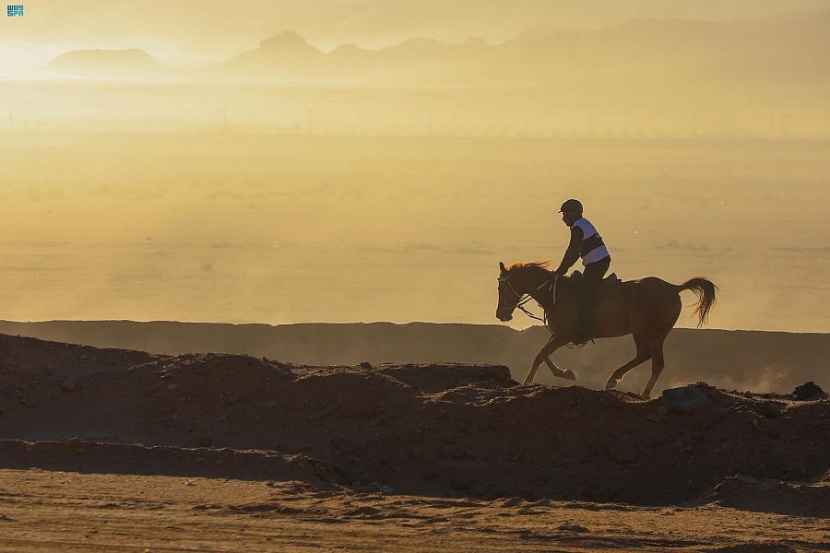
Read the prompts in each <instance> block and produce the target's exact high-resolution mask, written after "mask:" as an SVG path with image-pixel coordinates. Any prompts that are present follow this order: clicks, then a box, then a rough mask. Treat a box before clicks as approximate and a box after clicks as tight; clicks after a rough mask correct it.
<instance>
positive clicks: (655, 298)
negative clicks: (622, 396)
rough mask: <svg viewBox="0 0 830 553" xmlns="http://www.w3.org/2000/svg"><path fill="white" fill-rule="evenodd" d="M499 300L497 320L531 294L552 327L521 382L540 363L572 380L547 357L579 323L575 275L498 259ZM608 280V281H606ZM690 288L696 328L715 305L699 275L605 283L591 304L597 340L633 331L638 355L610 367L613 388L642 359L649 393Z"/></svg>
mask: <svg viewBox="0 0 830 553" xmlns="http://www.w3.org/2000/svg"><path fill="white" fill-rule="evenodd" d="M499 269H500V270H501V273H500V275H499V279H498V280H499V303H498V307H497V308H496V318H498V319H499V320H500V321H502V322H507V321H509V320H510V319H512V318H513V311H514V310H515V309H516V308H517V307H519V308H521V304H522V303H524V301H527V300H528V299H529V298H533V299H534V300H536V301H537V302H538V303H539V305H540V306H541V307H542V309H544V312H545V319H544V320H545V324H546V326H547V327H548V329H549V330H550V331H551V338H550V339H549V340H548V342H547V344H545V345H544V347H542V349H541V350H540V351H539V354H538V355H537V356H536V358H535V359H534V360H533V365H532V366H531V368H530V372H528V374H527V376H526V377H525V379H524V382H523V384H531V383H533V379H534V378H535V377H536V371H537V370H538V369H539V366H540V365H541V364H542V363H543V362H544V363H545V364H546V365H547V366H548V368H549V369H550V370H551V372H552V373H553V374H554V376H557V377H559V378H564V379H567V380H576V376H575V375H574V373H573V371H571V370H566V371H563V370H562V369H560V368H559V367H557V366H556V364H555V363H553V362H552V361H551V359H550V355H551V354H552V353H553V352H554V351H556V350H557V349H559V348H561V347H562V346H565V345H567V344H569V343H571V342H572V341H573V339H574V338H575V336H576V330H577V326H578V324H579V312H578V305H577V301H576V298H575V297H574V296H573V294H569V293H567V291H566V289H567V288H568V287H571V288H572V287H573V286H574V285H577V286H578V283H574V277H573V276H570V277H568V276H563V277H556V275H555V274H554V273H553V271H550V270H549V269H548V266H547V263H546V262H536V263H514V264H513V265H511V266H510V267H505V266H504V263H501V262H499ZM606 280H608V279H606ZM684 290H691V291H693V292H695V293H696V294H697V296H698V302H697V304H696V307H695V311H694V313H695V314H697V316H698V325H697V326H698V327H701V326H703V325H704V324H705V323H706V319H707V317H708V315H709V311H710V310H711V309H712V306H713V305H714V304H715V292H716V290H717V287H716V286H715V285H714V284H713V283H712V282H711V281H710V280H707V279H705V278H702V277H696V278H692V279H690V280H687V281H686V282H684V283H683V284H680V285H677V284H671V283H669V282H666V281H665V280H662V279H660V278H657V277H653V276H650V277H646V278H642V279H639V280H631V281H617V282H614V283H609V282H605V281H603V283H602V284H601V285H600V287H599V289H598V291H597V296H596V300H595V302H594V313H593V325H594V326H593V328H594V337H595V338H610V337H614V336H626V335H628V334H631V335H632V337H633V338H634V344H635V346H636V347H637V353H636V355H635V356H634V358H633V359H632V360H631V361H629V362H628V363H626V364H625V365H623V366H622V367H620V368H619V369H617V370H616V371H614V373H613V374H612V375H611V376H610V377H609V378H608V382H606V384H605V389H606V390H611V389H613V388H615V387H616V386H617V384H619V383H620V381H621V380H622V379H623V377H624V376H625V375H626V373H628V371H630V370H631V369H633V368H634V367H636V366H637V365H640V364H641V363H644V362H646V361H648V360H649V359H651V378H649V380H648V383H647V384H646V387H645V389H644V390H643V394H642V395H643V396H645V397H650V396H651V391H652V390H653V389H654V384H655V383H656V382H657V378H658V377H659V376H660V373H661V372H662V370H663V367H664V366H665V362H664V359H663V342H664V341H665V340H666V337H667V336H668V335H669V332H671V330H672V328H674V325H675V323H676V322H677V319H678V317H679V316H680V311H681V309H682V307H683V304H682V303H681V301H680V292H682V291H684Z"/></svg>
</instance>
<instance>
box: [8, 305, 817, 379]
mask: <svg viewBox="0 0 830 553" xmlns="http://www.w3.org/2000/svg"><path fill="white" fill-rule="evenodd" d="M0 332H2V333H6V334H12V335H21V336H33V337H37V338H41V339H44V340H56V341H61V342H68V343H75V344H85V345H91V346H95V347H103V348H121V349H131V350H141V351H148V352H151V353H156V354H168V355H179V354H185V353H194V352H222V353H233V354H245V355H251V356H255V357H268V358H271V359H279V360H281V361H284V362H290V363H299V364H310V365H337V364H357V363H360V362H364V361H365V362H369V363H373V364H376V363H434V362H458V363H486V364H498V365H506V366H508V367H510V370H511V372H512V374H513V378H515V379H517V380H521V379H522V378H523V377H524V375H525V374H526V371H527V370H528V368H529V367H530V363H531V361H532V360H533V357H534V356H535V355H536V353H537V352H538V351H539V349H540V348H541V347H542V345H544V343H545V342H546V341H547V338H548V332H547V331H546V330H545V329H543V328H541V327H534V328H530V329H527V330H524V331H516V330H513V329H511V328H508V327H505V326H497V325H463V324H427V323H410V324H404V325H397V324H391V323H369V324H295V325H280V326H269V325H262V324H248V325H230V324H206V323H177V322H148V323H139V322H130V321H88V322H86V321H51V322H39V323H16V322H0ZM633 350H634V347H633V344H632V343H631V341H630V339H628V338H614V339H604V340H598V341H597V342H596V344H589V345H588V346H586V347H584V348H580V349H573V350H569V349H561V350H559V351H557V352H556V353H555V354H554V361H555V362H556V363H557V364H558V365H560V366H561V367H564V368H569V369H573V370H574V372H575V373H576V375H577V379H578V380H577V383H578V384H580V385H582V386H588V387H594V388H601V387H602V386H603V385H604V383H605V381H606V380H607V378H608V376H609V375H610V373H611V371H612V370H614V369H615V368H617V367H619V366H621V365H622V364H623V363H625V362H626V361H628V360H629V359H630V358H631V357H633V353H634V351H633ZM828 357H830V335H825V334H790V333H784V332H758V331H728V330H709V329H675V330H674V331H673V332H672V334H671V335H670V336H669V338H668V340H667V342H666V360H667V363H666V369H665V370H664V372H663V376H662V377H661V381H660V383H659V384H660V385H661V386H663V387H665V388H668V387H672V386H676V385H681V384H685V383H690V382H697V381H706V382H709V383H710V384H713V385H717V386H719V387H722V388H728V389H739V390H746V389H752V390H755V391H760V392H766V391H769V392H772V391H775V392H780V393H783V392H790V391H792V390H793V388H794V387H795V386H797V385H799V384H802V383H804V382H805V381H809V380H813V381H816V382H817V383H818V384H819V385H821V386H823V387H824V388H828V387H830V385H828V382H827V376H826V374H827V373H826V361H825V360H826V359H827V358H828ZM648 373H649V369H648V364H647V363H646V364H644V365H642V366H641V367H639V368H637V369H635V370H634V371H633V372H632V373H631V374H630V375H629V376H628V377H626V380H624V381H623V382H622V384H621V389H623V390H631V391H639V388H638V387H642V385H643V384H644V382H645V378H647V376H648ZM539 381H540V382H547V383H552V382H556V383H557V384H564V382H563V381H559V380H554V379H553V377H552V376H551V375H550V373H549V372H547V371H546V369H545V368H544V367H543V368H542V369H540V372H539ZM661 389H662V388H661ZM659 392H660V389H657V390H655V393H659Z"/></svg>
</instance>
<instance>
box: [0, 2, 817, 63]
mask: <svg viewBox="0 0 830 553" xmlns="http://www.w3.org/2000/svg"><path fill="white" fill-rule="evenodd" d="M20 2H21V3H23V4H24V6H25V10H26V11H25V17H24V18H10V17H6V16H5V14H3V18H2V20H3V21H2V24H1V25H0V72H2V71H4V70H6V71H8V70H9V69H14V68H21V67H25V66H26V65H27V64H32V63H46V62H48V61H50V60H51V59H52V58H53V57H54V56H55V55H57V54H60V53H62V52H65V51H67V50H71V49H79V48H143V49H145V50H147V51H148V52H150V53H151V54H152V55H154V56H155V57H156V58H157V59H159V60H160V61H162V62H165V63H182V64H199V63H201V62H209V61H214V60H221V59H225V58H228V57H231V56H232V55H234V54H236V53H238V52H239V51H241V50H245V49H250V48H254V47H256V45H257V43H258V41H259V40H261V39H262V38H266V37H268V36H271V35H274V34H276V33H279V32H282V31H285V30H296V31H299V32H300V33H301V34H303V35H304V36H305V37H307V38H308V39H309V40H310V42H312V43H313V44H314V45H316V46H318V47H320V48H323V49H331V48H333V47H335V46H337V45H338V44H341V43H348V42H355V43H358V44H360V45H361V46H364V47H369V48H372V47H382V46H385V45H388V44H390V43H396V42H400V41H402V40H405V39H406V38H409V37H412V36H425V37H432V38H436V39H440V40H445V41H461V40H464V39H466V38H469V37H485V38H487V39H489V40H491V41H493V42H498V41H500V40H504V39H507V38H510V37H512V36H515V35H516V34H518V33H519V32H521V31H522V30H523V29H526V28H528V27H531V26H534V25H555V26H562V27H580V28H595V27H599V26H603V25H611V24H616V23H620V22H622V21H625V20H626V19H630V18H634V17H648V18H661V17H678V18H685V19H703V20H716V21H728V20H733V19H736V18H746V19H757V18H763V17H774V16H778V15H781V14H785V13H788V12H793V11H798V10H809V9H830V0H695V1H694V2H690V1H687V0H624V1H623V0H510V1H507V0H236V1H234V2H231V3H227V2H205V1H204V0H173V1H171V0H144V1H143V2H135V1H133V0H20Z"/></svg>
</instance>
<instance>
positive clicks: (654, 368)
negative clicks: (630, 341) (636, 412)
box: [643, 323, 674, 397]
mask: <svg viewBox="0 0 830 553" xmlns="http://www.w3.org/2000/svg"><path fill="white" fill-rule="evenodd" d="M673 326H674V323H672V324H669V325H664V326H661V327H658V328H655V329H654V330H653V331H652V333H651V336H650V337H649V340H648V345H649V349H651V378H649V379H648V384H646V387H645V389H644V390H643V395H644V396H645V397H650V396H651V391H652V390H653V389H654V385H655V384H656V383H657V379H658V378H660V373H661V372H663V367H664V366H665V365H666V363H665V362H664V361H663V342H665V341H666V336H668V335H669V332H671V329H672V327H673Z"/></svg>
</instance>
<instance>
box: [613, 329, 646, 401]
mask: <svg viewBox="0 0 830 553" xmlns="http://www.w3.org/2000/svg"><path fill="white" fill-rule="evenodd" d="M634 345H635V346H636V347H637V354H636V355H635V356H634V359H632V360H631V361H629V362H628V363H626V364H625V365H623V366H622V367H620V368H619V369H617V370H616V371H614V373H613V374H612V375H611V377H610V378H609V379H608V382H606V383H605V389H606V390H612V389H614V388H616V386H617V384H619V383H620V381H621V380H622V379H623V377H624V376H625V375H626V373H627V372H628V371H630V370H631V369H633V368H634V367H636V366H637V365H639V364H640V363H644V362H646V361H648V360H649V359H651V350H650V348H649V339H648V335H646V334H639V333H636V334H634Z"/></svg>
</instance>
